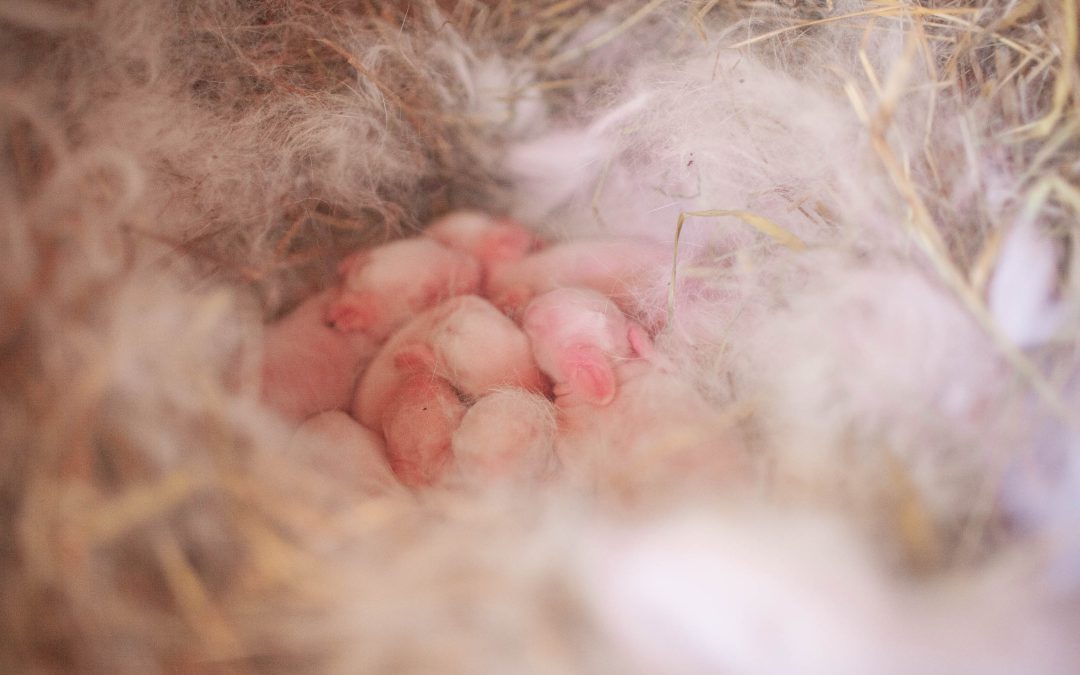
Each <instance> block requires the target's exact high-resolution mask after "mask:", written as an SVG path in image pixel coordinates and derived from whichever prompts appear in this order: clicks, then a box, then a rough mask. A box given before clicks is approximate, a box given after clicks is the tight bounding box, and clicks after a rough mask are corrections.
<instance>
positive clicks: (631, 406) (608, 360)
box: [523, 288, 741, 481]
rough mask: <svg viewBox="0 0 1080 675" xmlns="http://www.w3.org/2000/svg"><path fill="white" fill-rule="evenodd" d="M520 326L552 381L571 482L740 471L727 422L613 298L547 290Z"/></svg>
mask: <svg viewBox="0 0 1080 675" xmlns="http://www.w3.org/2000/svg"><path fill="white" fill-rule="evenodd" d="M523 327H524V330H525V332H526V334H527V335H528V336H529V340H530V342H531V344H532V348H533V353H534V355H535V357H536V362H537V364H538V365H539V366H540V369H541V370H542V371H543V372H544V373H546V374H547V375H549V376H550V377H551V378H552V380H553V381H554V383H555V406H556V408H557V410H558V416H559V417H558V421H559V434H558V441H557V445H558V454H559V458H560V459H561V460H562V463H563V466H564V468H565V469H566V470H567V471H568V473H569V474H570V478H571V479H581V480H585V481H595V480H598V479H599V478H601V477H605V476H606V478H604V480H608V481H611V480H618V479H619V478H620V477H624V478H625V477H632V476H637V477H640V476H649V477H651V478H653V479H657V480H661V479H663V478H664V477H667V476H670V477H673V478H677V476H679V475H682V476H686V475H688V469H689V470H690V471H693V472H696V473H697V474H698V476H699V477H706V476H710V477H711V476H714V475H715V476H717V477H719V478H721V479H722V480H728V479H729V478H730V477H731V476H733V475H735V474H736V473H737V472H736V471H735V470H736V469H738V468H739V467H740V465H741V460H740V457H739V454H738V444H736V443H734V442H733V439H732V438H731V436H732V434H731V433H730V431H731V430H730V428H729V427H730V424H727V423H725V420H724V416H723V415H720V414H718V413H717V412H716V411H715V410H713V409H712V407H711V406H709V405H708V404H707V402H706V401H705V400H704V398H703V397H702V396H701V395H700V394H699V393H698V391H697V390H696V389H695V387H694V386H693V384H692V383H690V382H688V381H687V380H686V379H684V378H683V377H680V376H679V375H678V374H677V373H676V372H675V369H674V368H673V366H672V364H671V363H670V362H669V361H668V359H667V358H666V357H664V356H663V355H662V354H660V353H659V352H657V350H655V349H654V348H653V345H652V341H651V340H650V338H649V336H648V334H647V333H646V332H645V329H644V328H642V326H641V325H640V324H637V323H636V322H634V321H631V320H629V319H628V318H627V317H626V316H625V315H624V314H623V313H622V312H621V311H620V310H619V308H618V307H617V306H616V305H615V303H614V302H612V301H611V300H610V299H608V298H606V297H605V296H604V295H602V294H601V293H599V292H597V291H594V290H591V289H585V288H563V289H557V290H554V291H549V292H548V293H545V294H543V295H541V296H539V297H537V298H536V299H535V300H533V301H532V302H531V303H530V304H529V305H528V307H527V308H526V310H525V313H524V318H523ZM634 480H638V478H634Z"/></svg>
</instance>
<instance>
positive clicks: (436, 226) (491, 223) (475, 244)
mask: <svg viewBox="0 0 1080 675" xmlns="http://www.w3.org/2000/svg"><path fill="white" fill-rule="evenodd" d="M424 234H425V235H427V236H428V237H431V238H432V239H434V240H436V241H438V242H439V243H441V244H444V245H445V246H449V247H451V248H454V249H457V250H459V251H464V252H466V253H468V254H470V255H472V256H473V257H474V258H476V259H477V260H479V261H480V264H481V265H482V266H483V269H484V276H485V278H488V277H490V276H491V275H492V273H493V272H494V271H495V270H497V269H500V268H502V267H504V266H506V265H508V264H512V263H515V262H517V261H519V260H521V259H522V258H524V257H525V256H527V255H529V254H530V253H533V252H535V251H537V250H539V249H540V248H541V247H542V246H543V241H542V240H541V239H540V238H539V237H537V236H536V235H535V234H533V233H532V232H531V231H529V230H528V229H527V228H526V227H524V226H523V225H520V224H519V223H516V222H514V221H513V220H511V219H509V218H497V217H494V216H490V215H488V214H486V213H481V212H479V211H454V212H453V213H449V214H447V215H445V216H443V217H441V218H439V219H437V220H435V221H434V222H432V223H431V224H430V225H428V227H427V228H426V229H425V230H424Z"/></svg>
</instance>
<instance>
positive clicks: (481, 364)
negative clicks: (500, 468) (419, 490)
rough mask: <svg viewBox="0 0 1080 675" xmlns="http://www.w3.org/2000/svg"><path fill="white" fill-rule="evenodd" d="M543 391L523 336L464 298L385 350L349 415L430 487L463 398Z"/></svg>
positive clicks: (425, 316)
mask: <svg viewBox="0 0 1080 675" xmlns="http://www.w3.org/2000/svg"><path fill="white" fill-rule="evenodd" d="M545 385H546V382H545V380H544V378H543V375H541V373H540V371H539V370H538V369H537V367H536V364H535V363H534V362H533V360H532V353H531V349H530V347H529V342H528V339H527V338H526V337H525V335H524V333H522V332H521V330H520V329H518V327H517V326H515V325H514V323H513V322H512V321H510V319H508V318H506V317H505V316H503V314H502V313H500V312H499V310H497V309H496V308H495V307H494V306H492V305H491V304H490V303H488V302H487V301H486V300H484V299H482V298H479V297H476V296H470V295H466V296H460V297H456V298H451V299H450V300H447V301H446V302H444V303H443V304H441V305H439V306H438V307H435V308H433V309H430V310H428V311H427V312H424V313H422V314H420V315H419V316H417V317H416V318H414V319H413V320H412V321H410V322H409V323H408V324H406V325H405V326H404V327H403V328H402V329H401V330H399V331H398V332H397V333H396V334H395V335H394V336H393V337H392V338H391V339H390V340H389V341H388V342H387V343H386V344H385V345H384V346H383V348H382V350H381V351H380V352H379V354H378V355H377V356H376V357H375V360H374V361H373V362H372V363H371V366H370V367H369V368H368V370H367V372H366V373H365V374H364V375H363V377H362V378H361V380H360V384H359V386H358V387H357V390H356V395H355V398H354V399H353V405H352V414H353V416H354V417H355V418H356V419H357V420H359V421H360V422H361V423H362V424H364V425H365V426H368V427H370V428H372V429H376V430H380V431H382V432H383V433H384V434H385V436H386V443H387V450H388V454H389V456H390V457H391V460H392V462H393V463H394V465H395V468H398V467H399V466H400V467H404V469H403V470H404V471H406V473H407V474H408V478H407V480H410V481H413V482H414V484H430V483H432V482H435V480H436V479H437V478H438V476H439V475H440V474H441V472H442V471H443V470H444V469H445V468H446V467H447V465H448V460H447V458H448V457H449V456H450V453H449V448H450V437H451V435H452V433H453V431H454V430H455V429H456V428H457V427H458V423H459V422H460V421H461V417H462V416H463V415H464V412H465V404H464V403H463V402H462V401H461V399H462V398H464V399H472V400H475V399H477V398H479V397H481V396H483V395H484V394H487V393H489V392H491V391H494V390H496V389H499V388H502V387H518V388H522V389H526V390H529V391H543V390H544V387H545ZM455 401H456V403H455ZM408 410H412V414H409V413H408V412H407V411H408ZM399 475H400V474H399ZM403 480H406V478H405V477H403Z"/></svg>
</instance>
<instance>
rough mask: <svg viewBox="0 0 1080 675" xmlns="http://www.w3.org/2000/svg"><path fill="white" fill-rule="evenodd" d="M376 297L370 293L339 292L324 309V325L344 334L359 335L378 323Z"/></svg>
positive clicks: (377, 301)
mask: <svg viewBox="0 0 1080 675" xmlns="http://www.w3.org/2000/svg"><path fill="white" fill-rule="evenodd" d="M381 314H382V312H381V310H380V308H379V299H378V297H377V296H376V295H375V294H373V293H370V292H355V291H345V290H343V291H341V292H340V293H338V294H337V296H336V297H335V298H334V299H333V300H331V301H330V304H329V305H328V306H327V308H326V315H325V319H326V323H327V324H329V325H331V326H333V327H334V328H336V329H338V330H339V331H342V332H344V333H360V332H363V331H365V330H367V329H369V328H371V327H372V326H374V325H376V324H377V323H378V322H379V317H380V315H381Z"/></svg>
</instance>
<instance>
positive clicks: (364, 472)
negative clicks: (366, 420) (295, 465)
mask: <svg viewBox="0 0 1080 675" xmlns="http://www.w3.org/2000/svg"><path fill="white" fill-rule="evenodd" d="M289 452H290V454H292V455H293V456H294V457H298V458H301V459H303V460H305V463H306V464H309V465H310V466H311V467H312V468H314V469H315V470H316V471H318V472H319V473H321V474H324V475H326V476H330V477H332V478H333V479H335V480H337V481H339V482H342V483H344V484H345V485H346V486H347V487H348V488H349V489H350V490H352V491H355V492H359V493H361V494H365V495H368V496H372V497H374V496H388V495H394V494H399V493H402V492H403V490H402V487H401V483H399V482H398V480H397V478H395V477H394V473H393V472H392V471H391V470H390V465H389V464H388V463H387V461H386V455H385V452H384V449H383V441H382V438H381V437H380V436H379V435H378V434H377V433H375V432H374V431H371V430H370V429H366V428H364V427H362V426H360V425H359V424H357V423H356V421H355V420H354V419H353V418H351V417H349V416H348V415H346V414H345V413H343V412H341V411H337V410H334V411H330V412H324V413H320V414H318V415H315V416H314V417H312V418H311V419H309V420H307V421H306V422H304V423H303V424H302V425H300V427H299V428H298V429H297V430H296V432H295V433H294V434H293V437H292V440H291V441H290V442H289Z"/></svg>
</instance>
